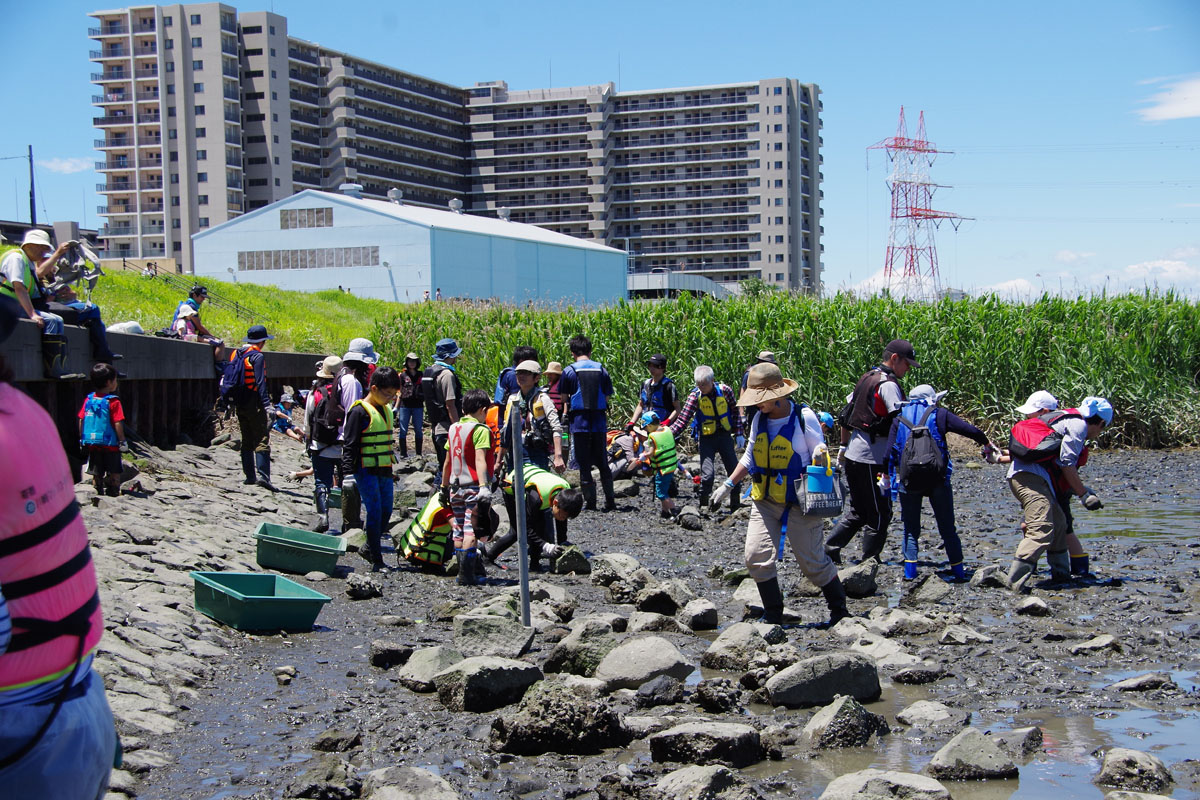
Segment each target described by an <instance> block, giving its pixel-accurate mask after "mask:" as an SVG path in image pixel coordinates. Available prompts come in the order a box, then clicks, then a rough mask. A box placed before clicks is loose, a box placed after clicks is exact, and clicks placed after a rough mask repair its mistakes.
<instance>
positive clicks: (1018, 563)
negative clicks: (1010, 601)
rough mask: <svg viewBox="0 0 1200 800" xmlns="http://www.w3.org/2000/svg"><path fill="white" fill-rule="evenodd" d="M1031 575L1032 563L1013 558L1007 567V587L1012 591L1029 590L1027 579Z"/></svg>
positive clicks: (1021, 591)
mask: <svg viewBox="0 0 1200 800" xmlns="http://www.w3.org/2000/svg"><path fill="white" fill-rule="evenodd" d="M1032 576H1033V564H1030V563H1029V562H1028V561H1022V560H1021V559H1019V558H1014V559H1013V562H1012V564H1010V565H1009V567H1008V588H1009V589H1011V590H1012V591H1013V592H1014V593H1023V592H1028V591H1029V579H1030V578H1031V577H1032Z"/></svg>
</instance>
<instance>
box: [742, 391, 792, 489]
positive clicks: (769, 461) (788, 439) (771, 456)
mask: <svg viewBox="0 0 1200 800" xmlns="http://www.w3.org/2000/svg"><path fill="white" fill-rule="evenodd" d="M758 420H759V424H760V425H761V426H762V427H761V428H760V429H759V432H758V435H757V436H755V437H754V446H753V450H752V451H751V452H752V453H753V455H754V465H753V466H752V467H751V468H750V475H751V486H750V499H752V500H770V501H771V502H773V503H779V504H781V505H782V504H787V503H792V504H794V503H798V502H799V500H798V498H797V497H796V480H797V479H798V478H800V477H801V476H803V474H804V459H803V458H802V457H801V455H800V454H799V453H797V452H796V451H795V450H793V449H792V436H793V434H794V433H795V432H796V426H797V425H799V424H801V422H800V414H799V412H798V410H797V407H796V406H795V405H793V406H792V412H791V416H790V417H789V418H788V420H787V422H785V423H784V425H783V427H782V428H780V429H779V433H778V434H776V435H775V437H774V438H771V437H770V435H769V434H768V433H767V418H766V417H765V416H763V415H760V416H759V418H758Z"/></svg>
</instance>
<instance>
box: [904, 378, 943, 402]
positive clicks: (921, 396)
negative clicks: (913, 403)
mask: <svg viewBox="0 0 1200 800" xmlns="http://www.w3.org/2000/svg"><path fill="white" fill-rule="evenodd" d="M949 393H950V390H949V389H943V390H942V391H940V392H939V391H938V390H936V389H934V388H933V387H932V386H930V385H929V384H928V383H922V384H921V385H920V386H918V387H916V388H915V389H913V390H912V391H911V392H909V393H908V399H909V400H923V401H925V402H926V403H929V404H930V405H937V404H938V403H940V402H942V398H943V397H945V396H946V395H947V394H949Z"/></svg>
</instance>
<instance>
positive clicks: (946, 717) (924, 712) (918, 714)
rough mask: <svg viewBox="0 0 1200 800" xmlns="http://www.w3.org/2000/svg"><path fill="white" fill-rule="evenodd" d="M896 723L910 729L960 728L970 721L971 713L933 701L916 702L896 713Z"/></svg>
mask: <svg viewBox="0 0 1200 800" xmlns="http://www.w3.org/2000/svg"><path fill="white" fill-rule="evenodd" d="M896 721H897V722H899V723H900V724H901V725H907V726H909V727H910V728H962V727H965V726H966V725H967V724H968V723H969V722H970V721H971V712H970V711H963V710H962V709H958V708H951V707H950V706H948V705H946V704H945V703H939V702H937V701H935V700H918V701H917V702H915V703H913V704H912V705H910V706H908V707H907V708H905V709H904V710H903V711H901V712H900V713H898V714H897V715H896Z"/></svg>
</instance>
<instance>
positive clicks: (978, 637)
mask: <svg viewBox="0 0 1200 800" xmlns="http://www.w3.org/2000/svg"><path fill="white" fill-rule="evenodd" d="M938 642H939V643H940V644H959V645H972V644H991V642H992V637H990V636H988V635H987V634H986V633H980V632H979V631H977V630H975V629H974V628H971V627H969V626H967V625H947V626H946V629H945V630H944V631H942V635H941V636H939V637H938Z"/></svg>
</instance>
